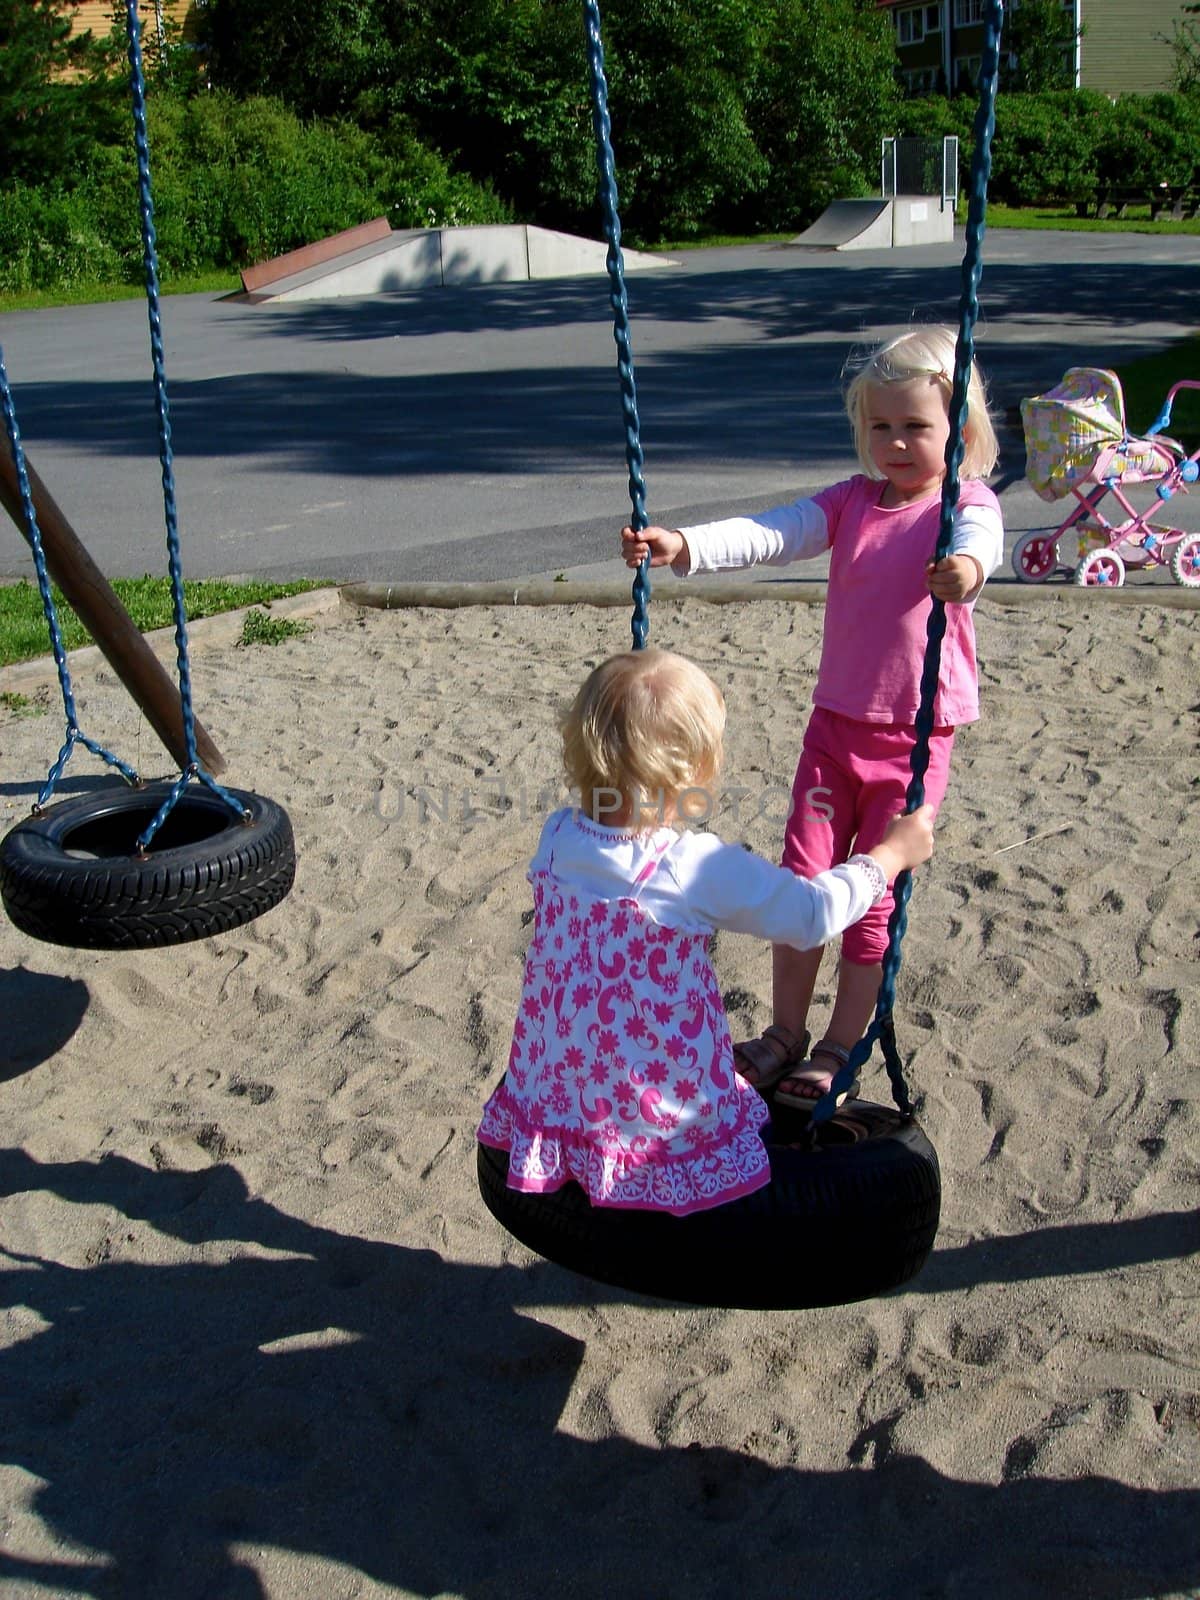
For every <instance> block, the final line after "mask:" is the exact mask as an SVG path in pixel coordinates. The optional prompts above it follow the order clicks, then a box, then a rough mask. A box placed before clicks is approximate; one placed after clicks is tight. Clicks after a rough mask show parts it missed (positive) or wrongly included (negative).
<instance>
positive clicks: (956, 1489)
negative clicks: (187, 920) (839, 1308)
mask: <svg viewBox="0 0 1200 1600" xmlns="http://www.w3.org/2000/svg"><path fill="white" fill-rule="evenodd" d="M26 1191H48V1192H49V1193H51V1194H53V1195H56V1196H58V1197H60V1198H61V1199H62V1200H64V1201H67V1202H69V1203H71V1204H76V1205H88V1206H95V1207H104V1208H107V1209H108V1210H109V1211H110V1212H112V1213H116V1215H115V1217H112V1218H111V1220H109V1222H108V1226H109V1228H110V1230H111V1234H115V1235H116V1237H118V1238H119V1240H120V1243H119V1245H117V1246H116V1247H115V1249H112V1251H111V1255H112V1256H120V1257H123V1258H124V1259H112V1258H111V1256H109V1255H106V1252H105V1250H104V1249H100V1250H98V1251H96V1252H95V1256H96V1263H95V1265H91V1266H88V1267H86V1268H76V1267H68V1266H63V1265H61V1264H58V1263H56V1262H54V1261H48V1260H41V1259H35V1258H33V1257H31V1256H29V1255H27V1254H21V1253H19V1252H17V1251H8V1252H6V1254H7V1270H6V1271H5V1272H4V1274H3V1293H2V1296H0V1303H2V1304H3V1305H4V1306H5V1307H10V1308H11V1307H25V1308H28V1310H27V1311H26V1312H25V1313H24V1316H25V1317H26V1319H28V1320H29V1322H30V1324H32V1319H29V1312H32V1313H33V1314H34V1316H35V1317H36V1319H37V1323H36V1328H34V1327H33V1326H32V1325H31V1326H30V1331H29V1332H28V1333H27V1336H26V1337H24V1338H23V1339H21V1340H20V1341H19V1342H16V1343H10V1344H9V1346H8V1348H7V1349H6V1350H4V1351H3V1353H0V1456H2V1457H3V1459H4V1460H5V1461H6V1462H8V1463H11V1464H14V1465H17V1466H19V1467H21V1468H22V1469H23V1470H24V1471H25V1472H26V1473H28V1474H30V1476H31V1479H32V1482H33V1485H34V1487H33V1488H32V1490H31V1493H32V1501H33V1505H34V1508H35V1510H36V1513H37V1515H38V1516H39V1517H40V1518H41V1519H42V1521H43V1523H44V1524H45V1526H46V1527H47V1528H48V1529H49V1531H50V1533H51V1535H52V1537H54V1538H55V1539H56V1540H59V1541H61V1543H62V1547H63V1550H64V1551H65V1552H70V1551H71V1550H72V1549H74V1550H77V1551H79V1552H80V1554H79V1555H78V1556H71V1555H70V1554H69V1553H68V1554H63V1555H61V1556H59V1557H58V1558H57V1559H54V1560H43V1559H38V1558H35V1557H33V1556H32V1555H30V1554H29V1553H28V1552H26V1554H25V1555H24V1556H23V1555H22V1552H21V1549H20V1540H19V1538H11V1537H10V1538H9V1539H8V1540H7V1541H6V1542H7V1545H8V1549H7V1553H4V1554H0V1589H4V1590H5V1591H6V1592H9V1593H13V1594H29V1593H32V1591H33V1588H34V1586H35V1585H41V1586H44V1588H39V1589H38V1591H37V1592H38V1593H42V1592H44V1589H48V1590H49V1591H50V1592H53V1593H58V1594H63V1595H71V1594H80V1595H90V1596H96V1597H97V1600H101V1597H103V1600H109V1597H112V1600H117V1597H120V1600H166V1597H170V1600H201V1597H204V1600H261V1597H262V1596H263V1594H264V1591H263V1589H262V1587H261V1584H260V1581H259V1578H258V1576H257V1574H256V1573H255V1572H254V1570H253V1569H252V1568H251V1567H250V1566H249V1565H248V1564H247V1563H246V1562H245V1560H244V1559H242V1557H241V1556H240V1554H239V1550H240V1549H241V1548H242V1547H245V1546H250V1547H254V1548H259V1549H261V1548H262V1547H265V1546H271V1547H275V1548H276V1549H279V1550H282V1551H286V1552H291V1553H294V1554H297V1555H299V1556H300V1557H305V1556H320V1557H322V1558H325V1559H327V1560H329V1561H334V1562H339V1563H342V1564H344V1566H345V1567H347V1568H349V1569H351V1570H354V1571H357V1572H361V1573H364V1574H366V1575H368V1577H369V1578H370V1579H372V1580H374V1581H375V1582H376V1583H379V1584H382V1585H387V1586H391V1587H393V1588H395V1589H396V1590H397V1591H400V1592H404V1593H409V1594H413V1595H420V1596H434V1595H451V1594H452V1595H456V1596H463V1597H466V1600H499V1597H501V1596H504V1597H505V1600H516V1597H520V1596H524V1595H532V1594H536V1593H540V1592H542V1591H543V1590H547V1589H548V1590H550V1591H552V1592H560V1593H564V1594H570V1595H572V1596H576V1597H585V1600H588V1597H592V1596H595V1597H596V1600H600V1597H601V1596H606V1597H607V1596H613V1595H616V1596H650V1595H653V1596H655V1597H656V1600H674V1597H675V1596H679V1597H680V1600H683V1597H685V1596H686V1597H688V1600H696V1597H700V1600H708V1597H711V1600H728V1597H729V1596H730V1595H733V1594H738V1595H749V1596H759V1595H761V1596H763V1597H764V1600H765V1597H766V1596H768V1595H769V1596H772V1597H777V1596H781V1595H797V1596H798V1595H805V1596H808V1595H812V1596H821V1597H822V1600H839V1597H842V1596H845V1597H847V1600H849V1597H850V1596H853V1597H855V1600H866V1597H872V1596H874V1597H884V1596H895V1597H897V1600H899V1597H901V1596H903V1597H905V1600H913V1597H919V1596H934V1595H936V1596H939V1597H941V1596H955V1597H957V1596H963V1597H965V1596H968V1595H970V1596H972V1597H974V1600H986V1597H995V1600H1000V1597H1002V1596H1003V1597H1004V1600H1025V1597H1029V1600H1033V1597H1035V1596H1036V1597H1037V1600H1045V1597H1046V1596H1048V1595H1054V1596H1055V1597H1056V1600H1066V1597H1080V1600H1082V1597H1084V1596H1087V1597H1089V1600H1096V1597H1111V1600H1133V1597H1135V1596H1137V1597H1145V1596H1147V1595H1151V1594H1161V1593H1166V1592H1171V1593H1178V1594H1182V1593H1192V1592H1195V1590H1196V1587H1197V1585H1200V1547H1198V1545H1197V1542H1196V1537H1195V1533H1196V1528H1197V1526H1198V1525H1200V1490H1197V1491H1195V1492H1191V1491H1172V1492H1162V1493H1155V1492H1152V1491H1149V1490H1142V1489H1134V1488H1129V1487H1127V1486H1125V1485H1123V1484H1121V1483H1119V1482H1116V1481H1113V1480H1110V1479H1105V1478H1099V1477H1089V1478H1083V1479H1078V1480H1075V1481H1059V1480H1052V1479H1046V1478H1039V1477H1037V1476H1036V1475H1035V1471H1034V1469H1035V1467H1036V1463H1035V1462H1029V1461H1023V1462H1021V1463H1018V1464H1017V1467H1016V1468H1015V1469H1014V1471H1013V1474H1012V1481H1007V1482H1003V1483H1001V1484H999V1485H996V1486H993V1485H989V1484H981V1483H964V1482H959V1481H955V1480H953V1479H950V1478H947V1477H945V1476H943V1475H942V1474H940V1473H939V1472H937V1471H936V1470H934V1469H933V1468H932V1467H930V1466H929V1465H928V1464H927V1463H926V1462H925V1461H923V1460H921V1459H920V1458H919V1457H915V1456H910V1455H903V1454H900V1453H898V1452H896V1451H895V1450H893V1449H891V1448H889V1444H888V1441H887V1440H886V1439H883V1438H882V1437H873V1438H872V1441H871V1444H872V1446H873V1449H872V1450H870V1451H867V1450H866V1448H865V1446H864V1452H863V1456H864V1458H865V1459H867V1458H872V1457H873V1466H872V1467H870V1468H859V1469H857V1470H856V1469H855V1468H854V1467H853V1466H850V1465H848V1466H847V1467H846V1468H845V1469H844V1470H841V1471H837V1472H829V1471H806V1470H803V1469H802V1468H786V1469H774V1468H771V1467H769V1466H767V1465H766V1464H764V1463H763V1462H761V1461H759V1460H757V1459H756V1458H754V1457H751V1456H748V1455H742V1454H739V1453H738V1452H736V1451H730V1450H727V1449H708V1448H695V1447H693V1448H689V1449H678V1448H673V1447H663V1448H649V1447H647V1446H645V1445H642V1444H639V1443H636V1442H634V1441H632V1440H628V1439H623V1438H620V1437H609V1438H606V1439H603V1440H600V1441H589V1440H586V1439H578V1438H572V1437H570V1436H568V1435H567V1434H565V1433H562V1432H560V1431H558V1429H557V1423H558V1419H559V1416H560V1414H561V1412H562V1410H563V1406H564V1403H565V1402H566V1400H567V1397H568V1394H569V1392H570V1389H571V1386H572V1383H573V1382H574V1380H575V1378H576V1375H577V1373H578V1372H579V1370H580V1367H581V1363H582V1358H583V1353H584V1352H583V1346H582V1345H581V1344H580V1343H579V1342H578V1341H577V1340H575V1339H573V1338H571V1337H568V1336H566V1335H564V1334H563V1333H561V1332H559V1331H557V1330H556V1329H554V1328H552V1327H549V1326H546V1325H545V1324H543V1323H540V1322H538V1321H537V1320H536V1319H535V1318H534V1317H533V1316H530V1315H521V1314H520V1309H521V1308H522V1307H523V1306H547V1305H554V1304H560V1305H561V1304H565V1303H575V1304H578V1303H592V1304H609V1305H612V1306H614V1307H615V1306H619V1304H620V1303H621V1302H622V1300H623V1299H624V1298H625V1297H624V1296H622V1295H620V1294H618V1293H616V1292H613V1291H607V1290H600V1289H597V1288H596V1287H595V1286H593V1285H590V1284H584V1283H580V1282H579V1281H578V1280H576V1279H572V1278H569V1277H568V1276H567V1275H565V1274H563V1273H561V1272H559V1271H558V1270H557V1269H555V1268H553V1267H550V1266H548V1265H545V1264H538V1265H535V1266H533V1267H531V1268H528V1269H525V1270H519V1269H517V1268H513V1267H507V1266H506V1267H499V1268H481V1267H473V1266H462V1265H452V1264H449V1263H447V1262H445V1261H443V1260H441V1259H440V1258H439V1257H438V1256H437V1255H435V1254H434V1253H433V1252H431V1251H424V1250H413V1249H406V1248H401V1247H399V1246H396V1245H392V1244H387V1243H382V1242H378V1241H370V1240H366V1239H360V1238H355V1237H348V1236H343V1235H340V1234H338V1233H336V1232H333V1231H331V1230H328V1229H325V1228H322V1227H319V1226H313V1225H311V1224H308V1223H306V1222H304V1221H301V1220H299V1219H297V1218H295V1217H291V1216H288V1215H286V1214H284V1213H283V1212H281V1211H279V1210H277V1209H274V1208H272V1207H271V1206H270V1205H267V1204H265V1203H264V1202H261V1201H257V1200H254V1199H252V1198H251V1197H250V1196H249V1195H248V1194H247V1192H246V1189H245V1186H244V1184H243V1181H242V1179H241V1177H240V1175H239V1174H238V1173H237V1172H236V1171H235V1170H234V1169H233V1168H231V1167H229V1166H216V1167H213V1168H211V1169H209V1170H207V1171H205V1172H203V1173H171V1172H155V1171H153V1170H151V1169H149V1168H144V1167H141V1166H139V1165H137V1164H136V1163H133V1162H130V1161H127V1160H125V1159H122V1158H108V1159H105V1160H102V1161H101V1162H100V1163H98V1164H90V1163H84V1162H76V1163H64V1164H60V1165H50V1164H46V1165H42V1164H39V1163H38V1162H36V1161H34V1160H32V1159H31V1158H30V1157H28V1156H27V1155H25V1154H24V1152H22V1151H18V1150H8V1151H5V1152H3V1154H0V1197H4V1196H10V1195H14V1194H19V1193H24V1192H26ZM1130 1226H1131V1227H1132V1228H1133V1232H1132V1233H1130V1234H1129V1235H1128V1237H1129V1238H1130V1239H1132V1240H1133V1241H1134V1243H1133V1245H1132V1246H1131V1247H1125V1246H1124V1245H1123V1243H1122V1241H1123V1239H1124V1238H1125V1235H1124V1234H1123V1229H1122V1225H1121V1224H1115V1225H1113V1226H1111V1227H1109V1228H1106V1229H1105V1230H1104V1232H1103V1238H1105V1239H1107V1240H1109V1241H1110V1243H1109V1245H1108V1246H1107V1247H1102V1246H1101V1244H1100V1242H1099V1239H1097V1240H1096V1241H1091V1242H1089V1244H1088V1246H1087V1251H1088V1261H1089V1270H1097V1269H1099V1268H1100V1267H1101V1266H1102V1265H1103V1264H1104V1263H1105V1261H1106V1260H1107V1261H1114V1262H1124V1261H1128V1260H1130V1259H1147V1256H1148V1255H1153V1254H1154V1253H1155V1252H1158V1251H1160V1250H1163V1249H1165V1250H1167V1251H1168V1252H1169V1253H1172V1254H1173V1253H1175V1251H1176V1250H1177V1249H1178V1248H1179V1247H1180V1246H1181V1245H1182V1244H1184V1243H1185V1242H1186V1241H1185V1240H1183V1239H1182V1238H1181V1236H1179V1235H1177V1233H1176V1232H1175V1230H1174V1224H1167V1223H1164V1224H1162V1225H1160V1226H1151V1227H1149V1228H1148V1229H1143V1228H1141V1227H1140V1226H1139V1225H1136V1224H1135V1225H1130ZM1071 1231H1072V1230H1069V1229H1063V1230H1057V1232H1058V1233H1059V1234H1062V1235H1063V1236H1064V1237H1062V1238H1051V1239H1050V1240H1049V1241H1048V1244H1047V1249H1048V1252H1049V1257H1050V1258H1053V1259H1048V1260H1046V1261H1044V1262H1041V1263H1039V1262H1036V1261H1034V1260H1033V1259H1032V1258H1026V1257H1025V1256H1024V1255H1023V1254H1022V1250H1023V1246H1022V1244H1021V1242H1020V1241H1017V1242H1015V1243H1013V1242H1010V1241H1002V1240H995V1241H992V1242H991V1243H990V1244H989V1245H988V1247H987V1250H988V1256H987V1262H988V1265H987V1266H986V1268H985V1270H984V1272H983V1274H982V1275H983V1276H984V1277H991V1278H993V1279H995V1280H996V1281H1006V1280H1008V1279H1011V1278H1012V1277H1014V1276H1024V1275H1027V1274H1028V1273H1030V1272H1038V1273H1040V1272H1043V1271H1048V1270H1053V1271H1058V1270H1063V1269H1064V1264H1065V1263H1066V1262H1068V1261H1069V1259H1070V1256H1071V1250H1072V1242H1071V1240H1070V1239H1069V1238H1068V1237H1066V1235H1069V1234H1070V1233H1071ZM111 1234H110V1238H109V1240H107V1241H106V1244H107V1245H109V1246H110V1247H111V1243H112V1239H111ZM155 1234H158V1235H166V1236H169V1237H171V1238H174V1239H177V1240H181V1241H183V1242H184V1243H186V1244H189V1245H197V1246H203V1245H205V1244H206V1243H207V1242H209V1241H215V1240H224V1241H229V1240H234V1241H238V1242H239V1243H240V1244H241V1245H242V1246H244V1247H245V1248H244V1249H242V1250H240V1251H239V1252H238V1253H237V1254H235V1255H234V1257H233V1259H231V1260H224V1259H222V1260H219V1261H216V1260H214V1261H211V1262H210V1261H208V1260H205V1259H204V1255H205V1252H203V1251H202V1250H198V1251H197V1255H196V1258H195V1259H194V1260H192V1261H189V1262H187V1263H184V1264H179V1263H175V1264H170V1265H155V1264H153V1263H152V1262H151V1261H149V1260H139V1259H137V1258H138V1257H139V1255H141V1254H142V1253H143V1250H145V1251H146V1253H147V1254H150V1253H152V1252H153V1249H154V1238H155ZM1010 1246H1011V1249H1012V1251H1013V1254H1012V1255H1011V1256H1010V1258H1009V1259H1008V1260H1007V1261H1006V1259H1005V1253H1006V1251H1008V1250H1009V1249H1010ZM1106 1250H1107V1251H1110V1252H1111V1253H1107V1254H1106ZM1060 1255H1061V1257H1062V1259H1061V1260H1059V1259H1057V1258H1058V1257H1059V1256H1060ZM967 1256H968V1252H962V1253H952V1260H951V1264H950V1266H949V1269H948V1281H946V1282H942V1283H940V1284H939V1283H938V1282H937V1268H936V1266H935V1267H934V1281H933V1282H932V1283H931V1284H930V1285H928V1287H931V1288H932V1287H949V1286H950V1284H951V1283H956V1282H959V1281H961V1280H962V1278H963V1274H962V1272H960V1271H959V1267H958V1261H957V1258H959V1257H961V1261H962V1262H963V1263H964V1265H965V1263H966V1260H967ZM934 1260H935V1263H936V1261H937V1258H936V1257H935V1258H934ZM1067 1270H1069V1268H1067ZM331 1330H338V1331H337V1332H333V1331H331ZM875 1432H876V1433H878V1429H876V1430H875ZM851 1455H852V1459H857V1458H854V1456H853V1452H851ZM1014 1530H1019V1537H1013V1536H1012V1535H1013V1532H1014ZM83 1552H91V1556H90V1557H89V1556H87V1555H85V1554H83ZM346 1592H347V1593H349V1592H350V1590H349V1589H347V1590H346Z"/></svg>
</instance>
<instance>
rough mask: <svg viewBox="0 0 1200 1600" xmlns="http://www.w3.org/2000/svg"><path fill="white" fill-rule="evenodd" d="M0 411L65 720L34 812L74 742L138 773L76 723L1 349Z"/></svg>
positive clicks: (129, 774)
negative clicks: (59, 746)
mask: <svg viewBox="0 0 1200 1600" xmlns="http://www.w3.org/2000/svg"><path fill="white" fill-rule="evenodd" d="M0 410H3V412H4V428H5V432H6V433H7V434H8V444H9V449H10V450H11V452H12V459H13V466H14V467H15V468H16V472H17V486H18V488H19V490H20V495H21V511H22V514H23V516H24V518H25V537H26V538H27V539H28V540H29V544H30V548H31V549H32V550H33V565H34V569H35V570H36V572H37V581H38V593H39V594H40V595H41V597H42V610H43V612H44V613H45V616H46V623H47V626H48V627H49V629H50V645H51V648H52V649H53V651H54V665H55V666H56V667H57V668H58V684H59V688H60V689H61V690H62V698H63V713H64V715H65V717H66V722H67V736H66V740H65V742H64V744H63V747H62V749H61V750H60V751H59V752H58V758H57V760H56V761H55V762H54V765H53V766H52V767H51V768H50V771H49V773H48V774H47V776H46V781H45V783H44V784H43V785H42V788H41V791H40V793H39V794H38V797H37V800H36V802H35V803H34V807H33V809H34V812H35V813H36V812H38V811H40V810H41V809H42V807H43V806H44V805H45V804H46V802H47V801H48V800H49V799H50V796H51V795H52V794H53V793H54V789H55V785H56V784H57V783H58V780H59V779H60V778H61V777H62V775H63V770H64V768H65V767H66V765H67V762H68V761H69V760H70V759H71V752H72V751H73V750H74V748H75V746H76V745H77V744H81V745H83V746H84V748H85V749H88V750H90V751H91V752H92V754H93V755H96V756H100V757H101V759H102V760H104V761H107V762H108V764H109V766H112V767H117V768H119V769H120V771H121V773H122V774H123V776H124V777H125V778H126V779H127V780H128V781H129V782H130V783H137V781H138V775H137V773H136V772H135V771H134V770H133V768H132V767H129V766H126V764H125V762H124V761H122V760H121V759H120V758H119V757H118V756H115V755H113V754H112V752H111V751H109V750H106V749H105V748H104V746H103V745H100V744H97V743H96V741H95V740H94V739H89V738H88V736H87V734H86V733H84V731H83V729H82V728H81V727H80V726H79V718H78V716H77V715H76V712H75V696H74V694H73V693H72V690H71V674H70V671H69V669H68V667H67V652H66V647H65V646H64V644H63V637H62V629H61V628H60V627H59V623H58V608H57V607H56V606H55V604H54V593H53V590H52V589H51V587H50V574H49V572H48V571H47V569H46V552H45V550H44V549H43V548H42V530H41V529H40V528H39V527H38V519H37V512H36V510H35V509H34V505H33V490H32V489H31V488H30V485H29V471H28V468H27V466H26V464H25V448H24V446H23V445H22V443H21V430H20V428H19V427H18V426H17V410H16V406H15V405H14V404H13V396H12V388H11V387H10V385H9V381H8V369H7V368H6V367H5V365H4V351H3V349H2V348H0Z"/></svg>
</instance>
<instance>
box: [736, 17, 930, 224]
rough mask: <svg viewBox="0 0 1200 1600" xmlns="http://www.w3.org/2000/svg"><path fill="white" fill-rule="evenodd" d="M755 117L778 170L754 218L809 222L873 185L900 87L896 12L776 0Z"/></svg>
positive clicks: (767, 26) (750, 212)
mask: <svg viewBox="0 0 1200 1600" xmlns="http://www.w3.org/2000/svg"><path fill="white" fill-rule="evenodd" d="M759 15H760V26H761V27H762V30H763V36H762V42H761V46H760V51H759V57H758V61H757V64H756V67H755V71H754V76H753V80H752V82H751V85H750V88H749V92H748V95H747V118H748V120H749V123H750V126H751V128H752V129H753V130H754V135H755V139H756V141H757V143H758V147H759V149H760V150H761V151H762V153H763V155H764V157H765V158H766V160H767V162H768V164H769V168H770V176H769V179H768V181H767V183H766V184H765V186H764V187H763V189H762V191H761V193H760V194H759V195H758V196H756V197H754V199H753V201H752V204H751V205H750V206H749V207H747V208H743V215H744V218H745V221H746V222H748V223H751V224H754V225H757V226H760V227H767V228H771V229H773V230H774V229H779V228H785V227H793V226H799V225H801V224H802V223H805V222H808V221H810V220H811V219H812V217H814V216H815V215H816V214H817V213H818V212H819V211H820V210H821V208H822V207H823V206H825V205H826V204H828V202H829V201H830V200H832V199H834V198H836V197H837V196H838V195H855V194H863V193H866V192H868V183H869V182H870V183H873V181H874V179H875V174H876V173H877V172H878V164H879V147H880V140H881V138H882V137H883V135H884V134H886V133H892V132H894V131H895V122H896V116H897V111H898V105H899V92H898V90H897V87H896V78H895V60H896V53H895V42H894V35H893V32H892V23H891V20H890V17H889V14H888V13H887V12H886V11H885V10H883V9H881V8H880V7H879V6H877V5H876V4H875V3H874V0H767V3H766V4H765V5H762V6H761V7H760V8H759Z"/></svg>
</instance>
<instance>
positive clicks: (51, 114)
mask: <svg viewBox="0 0 1200 1600" xmlns="http://www.w3.org/2000/svg"><path fill="white" fill-rule="evenodd" d="M78 3H79V0H0V183H10V182H14V181H16V180H21V181H24V182H27V183H38V182H43V181H45V180H46V179H47V178H50V177H53V178H58V177H67V176H69V174H70V173H71V172H72V171H73V170H75V169H77V168H78V167H79V166H80V165H81V164H84V163H86V160H87V158H88V154H89V152H90V150H91V147H92V145H93V144H94V142H95V140H96V138H97V137H101V138H103V137H105V136H106V135H107V134H110V133H111V132H112V130H113V127H114V126H115V121H116V117H117V115H118V103H117V96H116V95H115V94H114V92H113V88H114V86H113V85H112V84H111V83H110V82H109V81H108V80H107V79H106V77H105V75H104V68H105V66H106V64H107V57H106V56H105V54H104V52H103V50H102V49H101V48H100V47H99V46H98V44H97V41H96V40H94V39H93V38H92V36H91V34H82V35H80V36H78V37H76V38H72V37H71V24H72V21H73V16H74V13H75V11H76V10H77V8H78Z"/></svg>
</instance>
